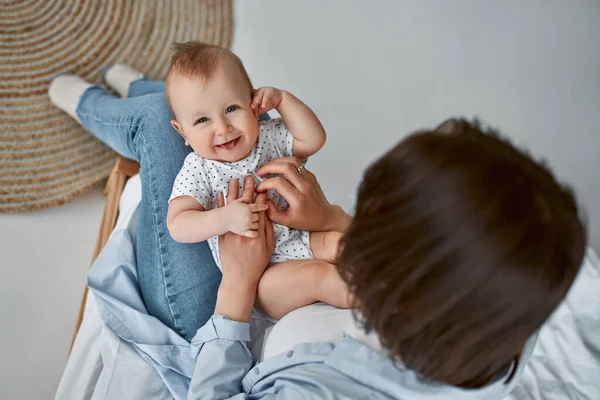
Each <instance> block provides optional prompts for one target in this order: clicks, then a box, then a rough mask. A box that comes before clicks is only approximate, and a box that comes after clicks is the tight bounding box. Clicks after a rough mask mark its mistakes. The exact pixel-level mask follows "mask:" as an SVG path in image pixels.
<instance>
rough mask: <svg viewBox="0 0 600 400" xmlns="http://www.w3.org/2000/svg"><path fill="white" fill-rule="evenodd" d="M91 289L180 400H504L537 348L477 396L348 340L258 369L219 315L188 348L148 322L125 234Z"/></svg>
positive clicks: (98, 266) (115, 240)
mask: <svg viewBox="0 0 600 400" xmlns="http://www.w3.org/2000/svg"><path fill="white" fill-rule="evenodd" d="M88 285H89V287H90V289H91V291H92V292H93V293H94V295H95V297H96V301H97V305H98V309H99V312H100V314H101V316H102V318H103V320H104V322H105V323H106V325H107V326H108V327H109V328H110V329H111V330H112V332H114V333H115V334H116V335H117V336H118V337H120V338H121V340H123V341H124V342H125V345H128V346H131V347H132V348H133V349H134V350H135V351H136V352H137V354H138V355H139V356H141V357H142V358H143V359H144V360H146V361H147V362H148V363H149V364H150V365H152V366H153V367H154V369H155V370H156V372H157V373H158V375H159V376H160V378H161V379H162V381H163V382H164V384H165V385H166V387H167V388H168V390H169V391H170V393H171V395H172V396H173V397H174V398H176V399H185V398H189V399H211V400H215V399H230V398H231V399H296V398H307V399H313V398H314V399H411V400H413V399H424V400H429V399H431V400H433V399H456V400H462V399H465V400H471V399H472V400H477V399H482V400H483V399H485V400H490V399H502V398H504V397H505V396H506V395H507V394H508V393H509V391H510V390H511V389H512V387H513V386H514V384H515V383H516V381H517V380H518V377H519V376H520V375H521V373H522V370H523V368H524V366H525V364H526V362H527V360H528V359H529V357H530V355H531V352H532V351H533V347H534V344H535V338H532V339H531V340H530V341H529V343H528V345H527V346H526V348H525V350H524V353H523V355H522V357H521V362H520V363H519V366H518V371H516V373H515V376H514V379H512V380H511V382H509V383H508V384H506V383H505V378H506V376H503V377H499V378H498V379H496V380H495V381H494V382H492V383H490V384H488V385H487V386H485V387H483V388H480V389H475V390H466V389H460V388H456V387H451V386H447V385H441V384H435V383H431V382H428V381H425V380H422V379H420V378H419V377H418V376H417V374H415V373H414V372H413V371H410V370H408V369H407V368H405V367H404V366H403V365H402V363H399V362H393V361H392V360H391V359H390V358H388V357H386V356H385V355H382V354H379V353H378V352H376V351H374V350H372V349H371V348H369V347H367V346H365V345H363V344H360V343H359V342H357V341H356V340H354V339H353V338H351V337H349V336H347V335H346V336H344V337H343V338H342V339H341V340H340V341H339V342H338V343H337V344H333V343H326V342H317V343H304V344H300V345H297V346H295V347H294V348H293V349H292V350H289V351H287V352H284V353H282V354H279V355H277V356H274V357H271V358H269V359H267V360H265V361H263V362H260V363H257V362H256V361H255V360H254V359H253V357H252V354H251V352H250V349H249V341H250V325H249V324H248V323H243V322H236V321H231V320H229V319H227V318H226V317H224V316H219V315H215V316H213V317H212V318H211V319H210V320H209V321H208V322H207V323H206V324H205V325H204V326H203V327H202V328H200V329H199V330H198V332H197V334H196V335H195V337H194V338H193V340H192V343H191V344H190V343H189V342H187V341H186V340H185V339H183V338H182V337H180V336H179V335H178V334H177V333H175V332H174V331H172V330H171V329H169V328H168V327H167V326H165V325H164V324H162V323H161V322H160V321H159V320H157V319H156V318H154V317H152V316H150V315H149V314H148V312H147V310H146V308H145V306H144V303H143V301H142V298H141V295H140V291H139V286H138V278H137V268H136V264H135V255H134V244H133V240H132V237H131V235H130V233H129V231H127V230H125V229H122V230H117V231H115V232H113V235H112V236H111V237H110V239H109V241H108V243H107V245H106V247H105V248H104V249H103V250H102V252H101V253H100V255H99V257H98V259H97V261H96V262H95V263H94V265H93V267H92V268H91V270H90V272H89V274H88ZM188 391H189V393H188ZM148 398H151V397H150V396H148Z"/></svg>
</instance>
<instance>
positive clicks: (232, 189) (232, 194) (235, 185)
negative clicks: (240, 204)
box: [227, 178, 240, 204]
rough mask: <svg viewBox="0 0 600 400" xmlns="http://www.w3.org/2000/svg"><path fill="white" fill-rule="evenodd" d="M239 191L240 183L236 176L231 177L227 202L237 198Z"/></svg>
mask: <svg viewBox="0 0 600 400" xmlns="http://www.w3.org/2000/svg"><path fill="white" fill-rule="evenodd" d="M239 191H240V183H239V182H238V180H237V179H236V178H231V179H230V180H229V185H228V186H227V204H229V203H231V202H232V201H234V200H237V198H238V194H239Z"/></svg>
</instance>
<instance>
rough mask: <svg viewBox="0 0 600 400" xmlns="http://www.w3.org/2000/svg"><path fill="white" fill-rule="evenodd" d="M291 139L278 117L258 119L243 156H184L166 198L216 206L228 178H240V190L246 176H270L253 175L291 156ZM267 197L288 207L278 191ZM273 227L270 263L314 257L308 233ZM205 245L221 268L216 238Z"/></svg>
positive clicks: (210, 207) (260, 178) (257, 181)
mask: <svg viewBox="0 0 600 400" xmlns="http://www.w3.org/2000/svg"><path fill="white" fill-rule="evenodd" d="M292 140H293V138H292V135H291V134H290V131H289V130H288V129H287V127H286V126H285V124H284V123H283V121H282V120H281V118H277V119H271V120H269V121H262V122H259V126H258V139H257V141H256V144H255V145H254V148H253V149H252V151H251V152H250V154H248V156H247V157H246V158H244V159H241V160H239V161H235V162H221V161H215V160H207V159H205V158H202V157H200V156H198V155H197V154H196V153H194V152H192V153H190V154H189V155H188V156H187V157H186V158H185V162H184V163H183V167H182V168H181V170H180V171H179V173H178V174H177V177H176V178H175V183H174V185H173V192H172V193H171V197H170V199H169V201H171V200H172V199H174V198H176V197H179V196H192V197H193V198H195V199H196V200H197V201H198V202H199V203H200V204H201V205H202V207H204V209H205V210H212V209H214V208H216V206H217V193H219V192H223V193H224V194H225V195H227V184H228V183H229V180H230V179H231V178H237V179H238V180H239V182H240V193H241V190H242V187H243V182H244V178H245V177H246V176H247V175H252V176H253V177H254V181H255V183H256V184H258V183H259V182H262V181H263V180H265V179H267V178H269V176H265V177H260V176H258V175H256V170H257V169H258V168H260V167H261V166H262V165H263V164H264V163H266V162H267V161H269V160H273V159H275V158H280V157H290V156H291V155H292ZM267 196H268V198H269V200H271V201H272V202H273V204H274V205H275V206H276V207H277V208H278V209H280V210H283V209H285V208H286V207H287V202H286V201H285V199H284V198H283V197H282V196H280V195H279V194H278V193H277V192H275V191H272V190H269V192H268V194H267ZM274 227H275V251H274V253H273V257H272V258H271V263H278V262H282V261H287V260H298V259H310V258H313V255H312V252H311V251H310V241H309V240H310V236H309V232H304V231H299V230H296V229H291V228H288V227H287V226H284V225H279V224H274ZM208 244H209V246H210V249H211V251H212V254H213V257H214V259H215V262H216V263H217V265H218V267H219V269H221V262H220V260H219V240H218V237H217V236H215V237H212V238H210V239H209V240H208Z"/></svg>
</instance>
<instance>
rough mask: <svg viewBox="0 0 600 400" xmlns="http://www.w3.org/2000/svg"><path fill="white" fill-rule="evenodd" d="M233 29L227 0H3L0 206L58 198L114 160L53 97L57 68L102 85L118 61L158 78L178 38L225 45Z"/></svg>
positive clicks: (33, 206)
mask: <svg viewBox="0 0 600 400" xmlns="http://www.w3.org/2000/svg"><path fill="white" fill-rule="evenodd" d="M232 30H233V9H232V4H231V0H212V1H209V0H153V1H135V0H21V1H11V0H0V212H3V213H14V212H24V211H32V210H37V209H41V208H46V207H50V206H54V205H58V204H62V203H64V202H66V201H68V200H70V199H71V198H73V197H74V196H75V195H77V194H79V193H81V192H83V191H85V190H86V189H88V188H90V187H91V186H93V185H94V184H96V183H97V182H99V181H101V180H102V179H104V178H106V177H107V176H108V175H109V173H110V171H111V169H112V167H113V165H114V163H115V160H116V154H115V153H114V152H113V151H112V150H110V149H109V148H107V147H106V146H105V145H103V144H102V143H100V142H99V141H98V140H96V139H95V138H93V137H92V136H91V135H90V134H89V133H87V132H85V131H84V130H83V128H81V127H80V126H79V125H78V124H77V123H76V122H75V121H74V120H72V119H71V118H70V117H68V116H67V115H66V114H65V113H63V112H62V111H60V110H58V109H57V108H55V107H54V106H53V105H52V104H51V103H50V101H49V99H48V94H47V91H48V85H49V83H50V80H51V79H52V78H53V77H54V76H56V75H58V74H60V73H63V72H69V73H73V74H76V75H79V76H81V77H82V78H84V79H86V80H88V81H90V82H93V83H98V84H100V83H101V74H100V70H101V68H102V67H103V66H105V65H109V64H113V63H115V62H117V61H118V62H122V63H124V64H127V65H130V66H132V67H134V68H136V69H138V70H140V71H143V72H144V74H145V75H146V76H147V77H148V78H151V79H162V78H164V76H165V74H166V72H167V69H168V65H169V59H170V52H171V46H172V44H173V43H174V42H178V41H186V40H203V41H206V42H209V43H214V44H218V45H221V46H223V47H227V48H229V47H230V45H231V36H232Z"/></svg>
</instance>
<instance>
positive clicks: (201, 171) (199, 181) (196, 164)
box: [169, 153, 213, 210]
mask: <svg viewBox="0 0 600 400" xmlns="http://www.w3.org/2000/svg"><path fill="white" fill-rule="evenodd" d="M180 196H192V197H193V198H195V199H196V200H197V201H198V202H199V203H200V204H201V205H202V207H204V209H205V210H210V209H211V204H212V200H213V199H212V185H211V183H210V179H209V177H208V173H207V172H206V170H205V168H204V163H203V162H202V159H201V158H200V157H198V156H197V155H196V154H195V153H190V154H188V156H187V157H186V158H185V161H184V162H183V167H181V170H179V173H178V174H177V177H176V178H175V182H174V183H173V190H172V192H171V197H170V198H169V202H170V201H171V200H173V199H175V198H177V197H180Z"/></svg>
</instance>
